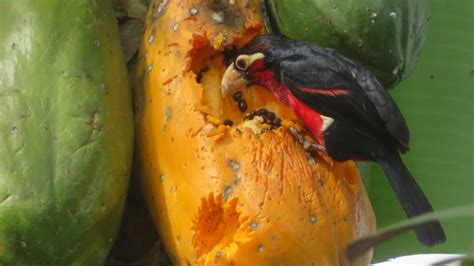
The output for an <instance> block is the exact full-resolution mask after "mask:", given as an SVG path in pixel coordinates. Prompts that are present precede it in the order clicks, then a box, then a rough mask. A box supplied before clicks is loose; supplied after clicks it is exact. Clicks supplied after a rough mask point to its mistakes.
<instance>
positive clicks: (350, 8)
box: [265, 0, 430, 88]
mask: <svg viewBox="0 0 474 266" xmlns="http://www.w3.org/2000/svg"><path fill="white" fill-rule="evenodd" d="M265 3H266V5H265V6H266V9H267V14H268V17H269V21H270V22H271V23H270V24H271V26H272V28H273V29H274V30H275V31H277V32H279V33H281V34H283V35H286V36H288V37H290V38H293V39H297V40H303V41H307V42H311V43H315V44H319V45H321V46H325V47H331V48H334V49H336V50H337V51H339V52H341V53H343V54H345V55H346V56H348V57H350V58H352V59H354V60H356V61H359V62H360V63H362V64H363V65H365V66H366V67H367V68H369V69H370V70H371V71H372V72H373V73H374V74H375V75H376V76H377V78H378V79H379V80H380V81H381V82H382V84H383V85H384V86H385V87H386V88H390V87H393V86H395V85H396V84H398V83H399V82H400V81H401V80H403V79H405V78H406V77H407V76H408V74H409V73H411V72H412V70H413V68H414V66H415V63H416V61H417V58H418V55H419V53H420V51H421V48H422V46H423V43H424V41H425V37H426V32H427V28H428V27H427V25H428V22H429V20H430V15H429V13H430V10H429V1H428V0H416V1H413V0H273V1H271V0H266V1H265Z"/></svg>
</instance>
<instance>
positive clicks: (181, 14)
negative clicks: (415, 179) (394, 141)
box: [135, 1, 375, 265]
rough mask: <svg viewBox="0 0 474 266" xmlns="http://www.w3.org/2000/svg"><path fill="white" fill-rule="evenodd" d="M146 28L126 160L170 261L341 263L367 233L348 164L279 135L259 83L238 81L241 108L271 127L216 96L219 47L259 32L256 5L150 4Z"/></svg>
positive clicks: (283, 132)
mask: <svg viewBox="0 0 474 266" xmlns="http://www.w3.org/2000/svg"><path fill="white" fill-rule="evenodd" d="M229 2H230V3H229ZM191 10H194V11H191ZM195 11H197V12H195ZM146 25H147V26H146V30H145V37H144V40H143V42H142V45H141V48H140V54H139V61H140V63H139V67H138V71H137V72H138V75H137V77H136V85H135V123H136V141H137V162H138V164H139V165H138V168H139V176H140V180H141V183H142V186H143V190H144V195H145V197H146V201H147V203H148V206H149V209H150V212H151V214H152V216H153V219H154V222H155V224H156V226H157V228H158V230H159V232H160V235H161V237H162V238H163V242H164V244H165V246H166V249H167V250H168V252H169V254H170V257H171V259H172V261H173V263H174V264H177V265H187V264H190V265H196V264H197V265H275V264H278V265H311V264H314V265H339V264H340V265H347V264H348V261H347V258H346V256H345V247H346V245H347V244H348V243H349V242H350V241H351V240H353V239H355V238H357V237H360V236H364V235H367V234H369V233H371V232H373V231H374V230H375V217H374V214H373V211H372V207H371V204H370V202H369V199H368V197H367V194H366V192H365V189H364V187H363V184H362V182H361V179H360V177H359V175H358V172H357V169H356V167H355V165H354V163H353V162H346V163H336V162H333V161H331V159H330V158H328V157H327V156H326V155H324V154H318V155H315V156H310V155H309V154H307V153H306V152H305V151H304V150H303V148H302V146H301V144H300V143H298V142H297V141H296V140H295V138H294V137H293V136H292V135H291V134H290V133H289V132H288V126H294V127H296V128H301V126H299V122H298V120H297V119H296V118H295V116H294V114H292V113H291V111H290V110H289V109H288V108H286V107H285V106H283V105H281V104H279V103H278V101H277V100H276V99H274V98H273V96H271V95H270V93H269V92H267V91H266V90H265V89H263V88H260V87H255V88H252V89H250V90H247V89H246V88H242V93H243V95H244V96H243V98H244V99H245V100H246V102H247V105H248V111H247V112H249V111H251V110H255V109H259V108H267V109H269V110H271V111H273V112H275V113H276V115H277V116H278V117H280V118H282V119H283V122H282V126H281V127H279V128H277V129H271V130H269V129H265V130H262V129H264V128H266V126H265V125H262V124H260V123H258V121H257V120H258V119H254V120H252V121H243V117H244V115H245V114H246V112H241V111H240V110H239V108H238V106H237V104H236V103H235V102H234V101H233V100H232V99H231V97H229V98H228V99H223V98H222V97H221V96H220V82H221V78H222V75H223V73H224V71H225V69H226V62H228V59H229V58H228V56H227V54H228V53H229V50H231V49H232V48H233V47H234V46H235V47H237V48H238V47H242V46H243V45H244V44H245V43H246V42H248V41H249V40H250V39H251V38H252V37H254V36H256V35H258V34H262V33H264V32H265V29H264V24H263V18H262V14H261V7H260V2H259V1H213V2H212V4H211V3H209V1H163V2H161V1H154V2H152V4H151V8H150V12H149V14H148V18H147V23H146ZM225 119H230V120H232V121H233V122H234V123H233V126H225V125H223V121H224V120H225ZM371 257H372V252H371V251H370V252H368V253H367V254H365V256H362V258H361V259H360V260H359V261H358V262H357V265H365V264H368V263H369V262H370V259H371Z"/></svg>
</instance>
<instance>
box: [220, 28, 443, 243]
mask: <svg viewBox="0 0 474 266" xmlns="http://www.w3.org/2000/svg"><path fill="white" fill-rule="evenodd" d="M244 82H251V83H255V84H259V85H262V86H264V87H266V88H267V89H268V90H270V91H271V92H272V93H273V95H274V96H275V97H276V98H278V99H279V100H280V101H281V102H283V103H284V104H286V105H287V106H289V107H290V108H291V109H292V110H293V111H294V113H295V114H296V115H297V116H298V117H299V118H300V119H301V120H302V121H303V123H304V124H305V126H306V127H307V128H308V129H309V131H310V132H311V133H312V134H313V135H314V137H315V138H316V140H317V141H318V142H319V145H320V146H321V148H322V149H324V150H326V152H327V153H328V154H329V156H331V157H332V158H333V159H334V160H337V161H345V160H370V161H374V162H377V163H379V164H380V165H381V167H382V168H383V170H384V172H385V175H386V176H387V178H388V180H389V182H390V184H391V186H392V188H393V190H394V192H395V194H396V195H397V197H398V200H399V201H400V204H401V206H402V207H403V210H404V211H405V213H406V215H407V216H408V217H412V216H415V215H419V214H422V213H427V212H432V211H433V208H432V207H431V204H430V202H429V201H428V199H427V198H426V196H425V194H424V193H423V191H422V190H421V188H420V187H419V186H418V184H417V183H416V181H415V179H414V178H413V176H412V175H411V173H410V171H409V170H408V169H407V168H406V166H405V165H404V163H403V161H402V160H401V158H400V154H399V153H400V152H402V153H405V152H407V151H408V150H409V146H408V143H409V139H410V134H409V131H408V127H407V125H406V122H405V119H404V118H403V116H402V114H401V113H400V110H399V108H398V106H397V105H396V103H395V102H394V100H393V99H392V98H391V97H390V95H389V94H388V92H387V91H386V90H385V89H384V88H383V87H382V85H381V84H380V82H379V81H378V80H377V79H376V78H375V76H374V75H372V74H371V73H370V72H369V71H367V70H365V69H364V68H363V67H362V66H361V65H359V64H357V63H355V62H354V61H352V60H351V59H349V58H347V57H345V56H343V55H341V54H339V53H337V52H335V51H334V50H332V49H328V48H322V47H318V46H315V45H310V44H306V43H303V42H298V41H294V40H290V39H287V38H285V37H282V36H277V35H263V36H258V37H255V38H254V39H253V40H252V41H251V42H250V43H249V44H247V45H246V46H245V47H243V48H242V49H241V50H240V51H239V52H238V55H237V57H236V58H235V60H234V62H233V63H232V64H231V65H230V66H229V67H228V68H227V70H226V72H225V74H224V77H223V80H222V88H221V92H222V95H223V96H224V97H225V96H227V95H228V94H230V93H232V92H234V91H235V90H236V89H238V88H239V87H240V86H241V85H242V84H243V83H244ZM415 233H416V235H417V238H418V240H419V241H420V242H421V243H422V244H424V245H427V246H432V245H435V244H437V243H441V242H445V241H446V236H445V234H444V231H443V228H442V227H441V224H440V223H439V221H437V220H434V221H432V222H429V223H426V224H423V225H422V226H419V227H417V228H416V229H415Z"/></svg>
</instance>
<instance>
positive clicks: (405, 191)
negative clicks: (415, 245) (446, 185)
mask: <svg viewBox="0 0 474 266" xmlns="http://www.w3.org/2000/svg"><path fill="white" fill-rule="evenodd" d="M378 163H379V164H380V165H381V166H382V168H383V170H384V172H385V175H386V176H387V178H388V180H389V182H390V184H391V185H392V188H393V190H394V191H395V194H396V195H397V197H398V200H399V201H400V204H401V205H402V207H403V210H404V211H405V213H406V215H407V216H408V217H412V216H415V215H419V214H422V213H426V212H432V211H433V208H432V207H431V204H430V202H429V201H428V199H427V198H426V196H425V194H424V193H423V191H422V190H421V188H420V187H419V186H418V184H417V183H416V181H415V179H414V178H413V176H412V175H411V173H410V171H409V170H408V169H407V168H406V166H405V164H404V163H403V161H402V160H401V159H400V156H399V155H398V154H396V155H391V156H385V157H384V158H381V159H379V160H378ZM415 233H416V237H417V238H418V241H420V243H422V244H424V245H426V246H433V245H436V244H438V243H443V242H445V241H446V236H445V234H444V230H443V228H442V227H441V224H440V223H439V221H438V220H436V221H433V222H429V223H426V224H423V225H420V226H419V227H417V228H416V229H415Z"/></svg>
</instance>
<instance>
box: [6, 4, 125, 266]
mask: <svg viewBox="0 0 474 266" xmlns="http://www.w3.org/2000/svg"><path fill="white" fill-rule="evenodd" d="M0 11H1V14H2V15H1V16H0V28H1V30H0V265H101V264H102V263H103V261H104V260H105V258H106V255H107V253H108V251H109V249H110V247H111V245H112V242H113V240H114V239H115V235H116V232H117V229H118V226H119V223H120V218H121V215H122V209H123V204H124V198H125V193H126V187H127V185H128V176H129V172H130V166H131V157H132V150H133V149H132V148H133V147H132V146H133V123H132V112H131V96H130V91H129V88H128V81H127V72H126V67H125V63H124V60H123V56H122V48H121V44H120V38H119V35H118V30H117V25H116V22H115V12H114V8H113V5H112V0H100V1H99V0H88V1H85V0H74V1H61V0H36V1H34V0H21V1H18V0H3V1H0Z"/></svg>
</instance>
